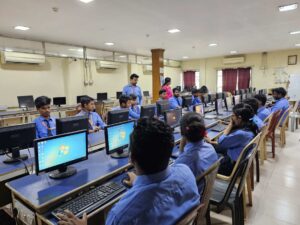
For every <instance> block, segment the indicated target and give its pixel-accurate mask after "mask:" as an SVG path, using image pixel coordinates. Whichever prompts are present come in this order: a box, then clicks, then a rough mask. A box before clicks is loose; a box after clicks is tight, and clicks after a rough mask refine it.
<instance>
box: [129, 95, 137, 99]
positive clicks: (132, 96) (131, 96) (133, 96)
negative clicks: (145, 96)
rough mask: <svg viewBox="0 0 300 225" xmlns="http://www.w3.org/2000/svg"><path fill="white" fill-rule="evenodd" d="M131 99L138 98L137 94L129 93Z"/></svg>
mask: <svg viewBox="0 0 300 225" xmlns="http://www.w3.org/2000/svg"><path fill="white" fill-rule="evenodd" d="M129 99H130V100H136V99H137V96H136V95H135V94H130V95H129Z"/></svg>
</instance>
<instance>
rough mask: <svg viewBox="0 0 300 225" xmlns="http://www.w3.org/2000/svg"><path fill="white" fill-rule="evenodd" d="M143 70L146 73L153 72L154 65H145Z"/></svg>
mask: <svg viewBox="0 0 300 225" xmlns="http://www.w3.org/2000/svg"><path fill="white" fill-rule="evenodd" d="M143 72H144V74H152V65H144V66H143Z"/></svg>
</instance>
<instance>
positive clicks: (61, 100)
mask: <svg viewBox="0 0 300 225" xmlns="http://www.w3.org/2000/svg"><path fill="white" fill-rule="evenodd" d="M65 104H66V97H53V105H57V106H61V105H65Z"/></svg>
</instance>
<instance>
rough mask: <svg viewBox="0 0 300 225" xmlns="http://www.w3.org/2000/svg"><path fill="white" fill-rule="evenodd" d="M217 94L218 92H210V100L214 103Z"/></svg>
mask: <svg viewBox="0 0 300 225" xmlns="http://www.w3.org/2000/svg"><path fill="white" fill-rule="evenodd" d="M216 98H217V96H216V94H209V102H211V103H214V102H215V100H216Z"/></svg>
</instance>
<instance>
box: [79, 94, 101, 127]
mask: <svg viewBox="0 0 300 225" xmlns="http://www.w3.org/2000/svg"><path fill="white" fill-rule="evenodd" d="M80 103H81V111H80V112H79V113H78V114H76V116H88V118H89V133H94V132H97V131H99V130H101V129H104V127H105V126H106V124H105V123H104V122H103V121H102V119H101V117H100V116H99V114H98V113H96V112H94V110H95V109H96V106H95V100H94V99H93V98H91V97H88V96H85V97H82V98H81V99H80Z"/></svg>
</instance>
